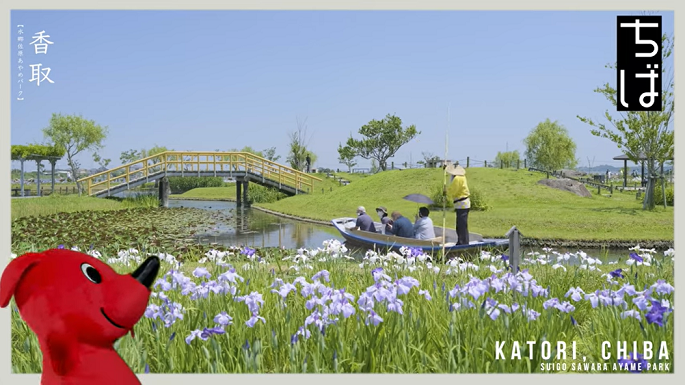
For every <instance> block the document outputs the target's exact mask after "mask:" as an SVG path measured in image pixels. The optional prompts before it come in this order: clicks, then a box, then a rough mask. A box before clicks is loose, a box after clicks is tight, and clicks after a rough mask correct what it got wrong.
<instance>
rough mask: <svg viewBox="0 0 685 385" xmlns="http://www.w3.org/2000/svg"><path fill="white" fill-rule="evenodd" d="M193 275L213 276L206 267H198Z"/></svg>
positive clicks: (199, 276)
mask: <svg viewBox="0 0 685 385" xmlns="http://www.w3.org/2000/svg"><path fill="white" fill-rule="evenodd" d="M193 275H194V276H195V277H197V278H202V277H205V278H208V279H209V278H211V277H212V275H211V274H209V271H207V269H205V268H204V267H198V268H196V269H195V270H194V271H193Z"/></svg>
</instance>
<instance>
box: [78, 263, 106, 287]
mask: <svg viewBox="0 0 685 385" xmlns="http://www.w3.org/2000/svg"><path fill="white" fill-rule="evenodd" d="M81 271H82V272H83V275H85V276H86V278H88V280H90V281H91V282H93V283H100V282H102V276H101V275H100V273H99V272H98V271H97V270H95V268H94V267H93V266H91V265H89V264H87V263H84V264H82V265H81Z"/></svg>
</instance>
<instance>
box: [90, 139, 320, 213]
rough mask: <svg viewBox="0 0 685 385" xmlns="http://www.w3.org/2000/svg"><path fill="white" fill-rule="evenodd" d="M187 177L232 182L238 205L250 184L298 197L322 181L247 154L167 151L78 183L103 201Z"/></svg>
mask: <svg viewBox="0 0 685 385" xmlns="http://www.w3.org/2000/svg"><path fill="white" fill-rule="evenodd" d="M186 176H193V177H195V176H208V177H230V178H234V179H235V180H236V191H237V200H238V202H239V203H240V202H241V200H244V201H245V202H247V188H248V183H249V182H254V183H257V184H260V185H262V186H268V187H274V188H277V189H279V190H280V191H282V192H284V193H286V194H288V195H297V194H306V193H310V192H312V191H313V188H314V182H315V181H319V182H320V181H321V179H319V178H317V177H315V176H312V175H310V174H307V173H304V172H302V171H298V170H295V169H293V168H290V167H287V166H283V165H281V164H278V163H276V162H273V161H270V160H268V159H264V158H262V157H259V156H257V155H254V154H251V153H249V152H194V151H166V152H162V153H160V154H156V155H153V156H149V157H147V158H143V159H140V160H137V161H135V162H131V163H129V164H125V165H122V166H119V167H115V168H112V169H110V170H107V171H103V172H99V173H97V174H93V175H89V176H87V177H85V178H82V179H79V182H82V183H83V184H84V185H85V190H86V192H87V194H88V195H90V196H94V197H104V196H111V195H115V194H118V193H120V192H123V191H125V190H129V189H132V188H135V187H138V186H140V185H142V184H144V183H149V182H153V181H155V180H157V179H161V178H164V177H186ZM243 187H244V189H243ZM241 190H243V191H242V193H243V194H241ZM160 195H161V194H160ZM241 195H243V197H241ZM241 198H243V199H241Z"/></svg>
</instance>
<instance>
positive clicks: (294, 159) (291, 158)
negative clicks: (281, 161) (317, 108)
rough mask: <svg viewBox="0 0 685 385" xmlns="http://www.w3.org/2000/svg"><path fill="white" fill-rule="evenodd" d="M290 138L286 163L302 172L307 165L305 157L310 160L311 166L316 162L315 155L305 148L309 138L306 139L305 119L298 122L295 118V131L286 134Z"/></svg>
mask: <svg viewBox="0 0 685 385" xmlns="http://www.w3.org/2000/svg"><path fill="white" fill-rule="evenodd" d="M288 136H289V137H290V149H289V151H288V156H287V157H286V162H288V164H289V165H290V167H292V168H294V169H295V170H299V171H302V170H303V169H304V168H305V167H306V165H307V155H309V157H310V158H311V161H312V164H314V162H315V161H316V155H314V153H312V152H311V151H310V150H309V149H308V148H307V147H308V146H309V140H310V139H311V136H310V137H307V118H305V119H304V120H300V119H299V118H297V129H296V130H294V131H293V132H291V133H290V134H288Z"/></svg>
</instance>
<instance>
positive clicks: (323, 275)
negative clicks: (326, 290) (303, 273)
mask: <svg viewBox="0 0 685 385" xmlns="http://www.w3.org/2000/svg"><path fill="white" fill-rule="evenodd" d="M329 276H330V273H328V271H327V270H321V271H320V272H318V273H316V274H314V276H313V277H312V281H316V280H319V279H321V278H323V279H324V280H325V281H326V282H330V278H329Z"/></svg>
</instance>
